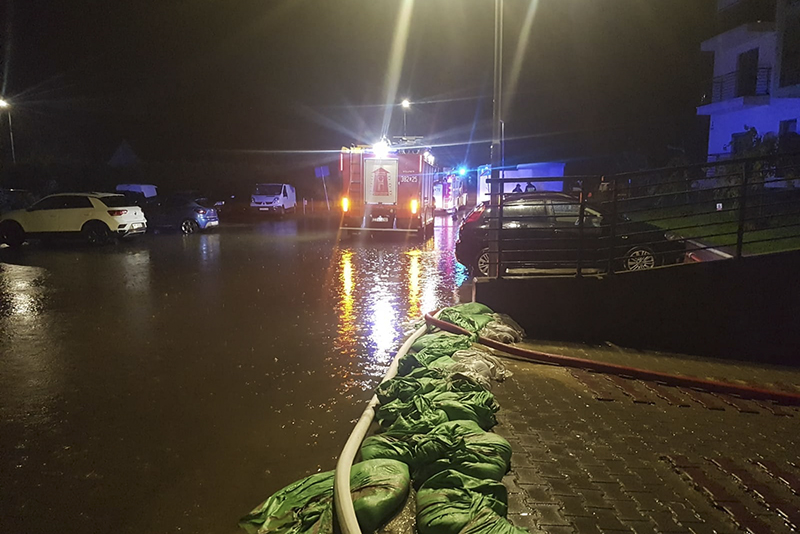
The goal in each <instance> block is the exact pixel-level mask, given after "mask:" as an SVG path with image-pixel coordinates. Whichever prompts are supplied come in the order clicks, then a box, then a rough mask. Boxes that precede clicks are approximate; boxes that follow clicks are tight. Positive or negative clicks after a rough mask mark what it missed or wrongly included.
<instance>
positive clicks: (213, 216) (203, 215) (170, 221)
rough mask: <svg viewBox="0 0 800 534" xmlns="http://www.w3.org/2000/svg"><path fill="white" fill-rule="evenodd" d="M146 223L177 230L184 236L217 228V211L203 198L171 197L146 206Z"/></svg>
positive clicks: (151, 225)
mask: <svg viewBox="0 0 800 534" xmlns="http://www.w3.org/2000/svg"><path fill="white" fill-rule="evenodd" d="M146 214H147V223H148V224H149V225H150V227H156V228H177V229H179V230H180V231H181V232H183V233H184V234H193V233H195V232H199V231H200V230H206V229H208V228H214V227H216V226H219V218H218V217H217V211H216V210H215V209H214V208H213V207H211V203H210V202H209V201H208V200H207V199H205V198H203V197H196V196H193V195H192V196H187V195H173V196H171V197H167V198H166V199H164V200H160V201H158V202H155V203H154V204H151V205H148V206H147V208H146Z"/></svg>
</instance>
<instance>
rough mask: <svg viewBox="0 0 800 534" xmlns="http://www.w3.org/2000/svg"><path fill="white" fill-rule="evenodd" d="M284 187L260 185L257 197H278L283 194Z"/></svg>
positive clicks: (257, 188) (257, 189) (279, 185)
mask: <svg viewBox="0 0 800 534" xmlns="http://www.w3.org/2000/svg"><path fill="white" fill-rule="evenodd" d="M282 189H283V186H282V185H281V184H258V185H257V186H256V195H272V196H278V195H280V194H281V190H282Z"/></svg>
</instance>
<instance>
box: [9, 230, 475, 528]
mask: <svg viewBox="0 0 800 534" xmlns="http://www.w3.org/2000/svg"><path fill="white" fill-rule="evenodd" d="M455 235H456V228H455V227H454V226H453V223H452V222H451V221H450V220H449V219H447V218H441V219H440V220H437V228H436V231H435V235H434V237H433V239H429V240H428V241H427V242H425V243H419V242H416V241H412V240H408V241H406V240H405V238H399V239H398V238H395V239H393V240H391V241H387V240H385V239H375V240H371V239H363V240H362V239H348V240H344V241H339V239H338V236H337V231H336V228H335V227H332V226H325V225H324V224H319V223H318V224H312V223H311V222H309V221H306V220H302V219H289V220H284V221H264V222H261V223H258V224H254V225H231V226H223V227H222V228H221V229H220V230H219V231H218V232H215V233H210V234H203V235H194V236H188V237H184V236H181V235H176V234H163V235H155V236H150V235H148V236H145V237H144V238H142V239H141V240H139V241H135V242H132V243H123V244H119V245H115V246H110V247H106V248H102V249H90V248H85V247H81V246H73V245H51V246H48V247H43V246H28V247H24V249H23V250H22V251H20V252H14V251H11V250H9V249H6V248H3V249H0V462H1V463H0V532H52V531H58V532H61V533H79V532H80V533H86V532H137V533H142V532H146V533H162V532H163V533H166V532H209V533H211V532H213V533H228V532H231V533H232V532H237V531H238V529H237V527H236V523H237V520H238V519H239V517H240V516H242V515H243V514H245V513H247V512H248V511H249V510H250V509H251V508H252V507H253V506H255V505H256V504H258V503H259V502H260V501H262V500H263V499H265V498H266V497H267V496H269V495H270V494H271V493H272V492H274V491H275V490H277V489H280V488H281V487H283V486H284V485H286V484H288V483H290V482H292V481H294V480H296V479H298V478H301V477H303V476H305V475H308V474H311V473H314V472H317V471H321V470H330V469H333V467H334V464H335V459H336V457H337V456H338V453H339V451H340V450H341V447H342V445H343V444H344V441H345V440H346V438H347V436H348V434H349V432H350V430H351V429H352V427H353V424H354V420H355V419H356V418H357V417H358V416H359V415H360V413H361V411H362V410H363V408H364V403H365V402H366V401H367V399H368V398H369V397H370V396H371V394H372V389H373V388H374V386H375V385H377V383H378V381H379V380H380V378H381V377H382V376H383V374H384V372H385V370H386V368H387V366H388V364H389V362H390V359H391V356H392V352H393V349H395V348H396V347H397V346H398V344H399V342H400V340H401V339H402V337H403V332H402V330H403V329H402V323H404V322H406V321H408V320H409V319H416V318H418V317H419V316H420V314H421V312H424V311H430V310H433V309H436V308H438V307H441V306H444V305H449V304H452V303H454V302H455V301H456V300H457V298H458V296H457V288H458V287H459V286H463V285H464V283H465V282H466V280H467V275H466V271H465V270H464V269H463V267H461V266H460V265H458V264H457V263H456V262H455V259H454V256H453V252H452V250H453V241H454V239H455Z"/></svg>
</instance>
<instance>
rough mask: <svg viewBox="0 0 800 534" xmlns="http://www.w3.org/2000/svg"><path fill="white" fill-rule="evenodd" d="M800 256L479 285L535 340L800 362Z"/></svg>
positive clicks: (478, 290)
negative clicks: (607, 342) (596, 275)
mask: <svg viewBox="0 0 800 534" xmlns="http://www.w3.org/2000/svg"><path fill="white" fill-rule="evenodd" d="M798 276H800V251H793V252H785V253H780V254H773V255H769V256H760V257H750V258H743V259H741V260H726V261H716V262H708V263H696V264H688V265H684V266H681V267H675V268H667V269H658V270H654V271H649V272H634V273H622V274H618V275H614V276H608V277H605V278H602V279H601V278H594V277H592V278H582V279H576V278H571V277H568V278H528V279H504V280H479V281H478V282H477V283H476V285H475V299H476V300H477V301H478V302H482V303H484V304H486V305H487V306H489V307H491V308H492V309H494V310H496V311H498V312H502V313H508V314H509V315H511V316H512V317H513V318H514V319H516V320H517V321H518V322H519V323H520V324H521V325H522V326H523V327H525V329H526V330H527V332H528V336H529V337H531V338H535V339H543V340H547V339H558V340H568V341H586V342H603V341H611V342H613V343H616V344H618V345H623V346H627V347H635V348H647V349H656V350H666V351H674V352H681V353H686V354H697V355H706V356H715V357H721V358H726V359H739V360H751V361H759V362H767V363H784V364H791V365H796V366H800V283H798V281H797V278H798Z"/></svg>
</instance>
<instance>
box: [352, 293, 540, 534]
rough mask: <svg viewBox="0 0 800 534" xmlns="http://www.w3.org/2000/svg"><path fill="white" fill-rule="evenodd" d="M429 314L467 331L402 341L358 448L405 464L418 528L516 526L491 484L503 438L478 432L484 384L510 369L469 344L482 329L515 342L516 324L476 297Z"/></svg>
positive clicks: (492, 409) (507, 454) (497, 533)
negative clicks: (404, 350)
mask: <svg viewBox="0 0 800 534" xmlns="http://www.w3.org/2000/svg"><path fill="white" fill-rule="evenodd" d="M439 318H440V319H443V320H446V321H448V322H451V323H453V324H457V325H458V326H461V327H462V328H465V329H467V330H469V331H470V332H472V335H470V336H467V335H455V334H450V333H447V332H442V331H435V332H431V333H428V334H426V335H423V336H421V337H420V338H419V339H418V340H417V341H416V342H415V343H414V344H413V345H412V347H411V351H409V353H408V354H406V355H404V356H403V357H402V358H401V359H400V361H399V365H398V376H397V377H395V378H393V379H391V380H388V381H386V382H384V383H383V384H381V386H380V387H379V388H378V390H377V396H378V399H379V400H380V403H381V404H380V407H379V408H378V410H377V412H376V419H377V421H378V423H379V424H380V426H381V432H379V433H377V434H375V435H373V436H370V437H368V438H367V439H365V440H364V442H363V444H362V446H361V456H362V458H364V459H391V460H397V461H400V462H403V463H404V464H406V465H407V466H408V467H409V469H410V474H411V478H412V483H413V485H414V487H415V488H416V490H417V493H416V509H417V531H418V532H419V533H420V534H521V533H524V532H525V531H524V530H523V529H520V528H517V527H514V526H513V525H512V524H511V523H510V522H509V521H508V520H507V519H506V512H507V505H508V496H507V493H506V488H505V486H503V484H502V483H501V482H500V481H501V480H502V478H503V476H504V475H505V474H506V473H507V472H508V470H509V469H510V465H511V446H510V445H509V443H508V441H506V440H505V439H504V438H503V437H501V436H498V435H497V434H494V433H492V432H488V430H490V429H491V428H492V427H493V426H494V425H495V424H497V419H496V418H495V414H496V413H497V411H498V410H499V406H498V404H497V402H496V401H495V398H494V395H492V393H491V391H490V388H491V382H492V381H493V380H495V381H500V380H504V379H505V378H507V377H508V376H510V373H509V372H507V371H506V370H505V368H504V366H503V365H502V363H501V362H500V361H499V360H498V359H497V358H495V357H494V356H493V355H492V354H491V353H489V352H488V351H487V350H486V349H483V348H481V347H480V346H477V345H474V344H473V341H474V340H475V339H477V336H478V335H480V336H486V334H487V333H488V332H489V331H492V332H506V333H507V334H508V336H510V337H506V338H503V339H504V340H505V341H507V342H508V341H519V340H520V339H521V336H522V335H523V333H522V330H521V329H520V328H519V327H518V326H516V327H515V326H514V324H515V323H513V321H509V320H506V319H504V318H503V317H501V316H498V315H497V314H494V313H493V312H492V310H490V309H489V308H487V307H485V306H482V305H480V304H465V305H460V306H454V307H452V308H446V309H445V310H443V311H442V312H441V313H440V315H439ZM511 332H513V335H512V334H511ZM491 335H495V334H491Z"/></svg>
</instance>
